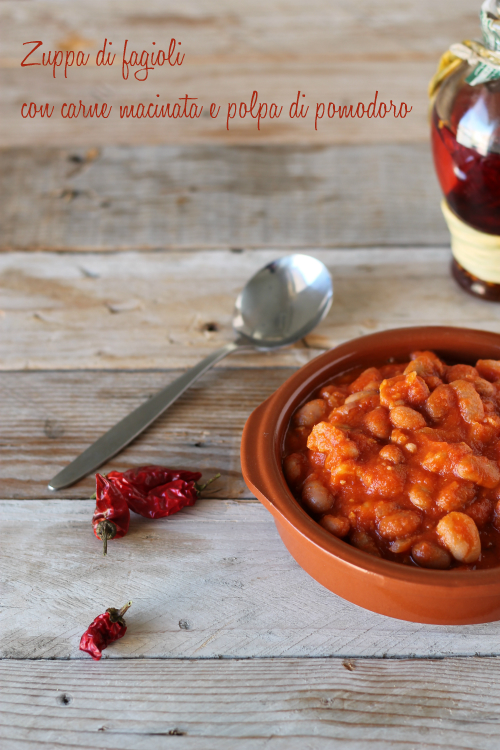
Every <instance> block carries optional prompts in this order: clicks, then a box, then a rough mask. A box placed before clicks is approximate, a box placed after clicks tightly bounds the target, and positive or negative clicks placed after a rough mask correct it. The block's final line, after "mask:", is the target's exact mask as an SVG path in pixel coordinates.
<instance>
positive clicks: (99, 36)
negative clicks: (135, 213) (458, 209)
mask: <svg viewBox="0 0 500 750" xmlns="http://www.w3.org/2000/svg"><path fill="white" fill-rule="evenodd" d="M0 22H1V24H2V28H3V29H4V30H5V34H4V37H5V44H4V50H3V53H2V57H1V59H0V65H1V66H2V70H1V72H2V74H3V79H4V86H3V87H2V95H1V99H0V103H1V106H2V120H1V123H0V137H1V139H2V142H3V143H5V144H6V145H12V144H24V145H27V144H33V142H37V143H45V144H55V145H60V144H65V145H69V144H71V145H74V144H78V145H80V144H82V143H86V144H91V145H95V144H105V143H108V144H109V143H117V142H118V143H123V144H125V143H127V144H130V143H136V144H137V143H164V142H165V141H167V142H170V143H174V142H177V143H179V142H193V141H200V140H203V141H207V140H210V141H212V142H217V141H219V142H220V141H224V142H230V141H233V142H240V143H242V142H243V143H244V142H247V143H248V142H258V143H262V142H265V141H267V142H276V143H284V142H287V141H288V142H292V141H295V142H297V141H302V142H310V141H312V142H314V143H325V142H330V143H331V142H337V143H338V142H343V143H346V142H347V143H353V142H358V143H359V142H361V143H366V142H386V143H393V142H395V141H399V142H410V141H414V140H421V141H426V140H427V137H428V136H427V93H426V92H427V83H428V81H429V79H430V77H431V75H432V74H433V72H434V70H435V67H436V65H437V61H438V60H439V57H440V56H441V54H442V53H443V52H444V51H445V49H446V48H447V47H448V46H449V45H450V44H451V43H453V42H457V41H461V40H462V39H463V38H470V37H471V36H472V37H474V36H477V35H478V34H479V24H478V5H477V3H475V2H472V0H441V2H439V3H435V2H432V0H423V1H422V2H420V3H419V4H418V8H417V7H416V6H415V4H414V3H412V2H410V0H405V1H404V2H397V0H366V2H365V3H364V4H363V10H362V12H361V11H360V9H359V7H358V6H357V4H355V3H352V2H345V1H344V0H333V1H332V0H311V2H309V3H307V4H304V3H301V2H300V0H279V1H278V0H272V1H271V2H269V0H258V1H256V0H239V2H238V3H234V2H232V0H190V1H189V2H183V3H181V4H179V3H175V2H174V0H147V1H146V2H142V3H141V5H140V7H138V6H137V3H136V2H135V0H125V1H124V0H112V1H111V2H106V3H102V2H100V0H85V1H84V2H79V3H61V2H57V1H55V0H42V1H41V2H36V3H35V2H23V3H19V2H17V0H4V1H3V2H2V3H1V4H0ZM172 36H174V37H176V38H177V39H178V40H181V43H182V50H183V51H184V52H185V53H186V59H185V62H184V64H183V65H182V66H181V67H178V68H175V69H172V68H170V69H165V68H159V69H156V70H155V71H153V72H152V73H150V74H149V76H148V79H147V81H144V82H140V81H136V80H128V81H123V80H122V77H121V65H120V63H119V61H118V60H117V62H115V64H114V65H113V66H112V67H110V68H108V69H103V68H98V67H96V66H95V65H93V66H91V65H90V63H89V66H88V67H86V68H79V69H75V68H73V69H71V68H70V69H69V72H68V78H67V79H64V77H63V75H62V74H61V72H60V70H59V71H58V72H57V73H58V74H57V75H56V78H55V79H54V78H53V77H52V71H51V70H50V69H48V68H43V67H31V68H21V67H20V63H21V60H22V58H23V57H24V55H25V54H26V49H27V48H23V46H22V44H23V42H26V41H28V40H32V39H42V40H43V42H44V48H43V50H47V51H48V50H49V49H52V50H55V49H60V48H63V49H80V48H83V49H85V50H86V51H88V52H91V53H92V57H93V59H94V58H95V55H96V53H97V50H98V49H99V48H100V46H101V45H102V43H103V41H104V37H107V38H108V40H112V44H113V48H112V49H113V51H116V52H118V53H121V51H122V49H123V42H124V40H125V39H126V38H128V39H129V40H130V43H129V49H130V48H131V46H132V45H133V46H134V48H135V49H137V50H138V51H139V52H140V51H142V49H147V50H153V49H154V48H153V47H152V42H153V41H156V44H157V49H158V48H160V45H161V46H162V47H163V48H167V47H168V43H169V41H170V39H171V37H172ZM108 49H109V48H108ZM41 51H42V50H40V51H39V52H41ZM23 52H24V54H23ZM119 57H120V55H119ZM34 59H35V57H34V56H33V57H32V58H31V60H32V61H33V60H34ZM254 89H255V90H258V91H259V95H260V97H261V101H267V102H269V103H270V102H271V101H276V102H277V103H278V104H284V105H285V106H286V108H288V107H289V105H290V103H291V102H292V101H294V99H295V98H296V96H297V91H298V90H299V89H300V90H301V91H302V92H305V93H306V97H307V98H306V100H307V102H308V103H309V104H310V105H311V107H315V104H316V102H317V101H326V102H328V101H334V102H336V103H337V104H338V103H340V104H342V105H343V104H350V103H353V104H354V105H355V106H356V105H357V103H358V101H363V102H365V103H366V104H368V102H369V101H371V99H372V97H373V95H374V93H375V90H378V91H379V92H380V95H381V97H383V98H384V99H385V100H386V101H389V100H390V99H393V100H394V101H397V102H398V105H399V103H400V102H401V101H405V102H407V103H408V104H409V106H413V111H412V112H411V113H410V115H408V117H407V118H406V119H405V120H398V119H394V118H391V119H389V118H386V119H384V120H378V121H377V120H368V119H366V118H364V119H361V120H349V121H339V120H338V119H336V120H332V121H326V120H324V121H323V123H322V126H321V127H320V128H319V130H318V132H315V131H314V120H313V113H312V111H310V113H309V115H308V117H307V118H306V119H305V120H292V119H290V118H288V117H286V118H285V116H284V115H282V117H281V118H280V119H279V120H275V121H274V122H272V123H266V124H264V125H263V127H262V130H261V132H260V133H259V132H258V131H257V128H256V124H255V122H254V121H252V122H249V121H248V118H247V119H246V120H241V121H239V122H238V121H236V120H235V121H234V123H233V126H232V128H231V130H230V131H229V132H227V131H226V129H225V121H223V120H222V117H223V115H222V114H221V115H220V116H219V118H218V119H216V120H212V119H211V118H210V116H208V117H205V116H202V117H201V118H200V119H199V120H195V121H190V122H186V121H185V120H168V121H167V122H164V121H151V120H149V121H144V120H120V119H119V117H114V115H115V114H118V113H117V110H118V105H119V104H120V103H121V104H128V103H137V102H139V101H143V102H151V101H159V100H158V99H157V98H156V95H157V94H161V101H163V102H166V101H174V100H175V99H177V98H178V97H181V96H185V95H186V94H189V95H190V96H198V97H199V98H200V101H201V102H202V103H204V104H206V105H209V104H210V102H212V101H214V102H219V103H221V104H222V105H223V108H226V107H227V103H228V102H232V101H236V102H238V103H239V102H240V101H242V100H248V99H249V97H250V96H251V93H252V91H253V90H254ZM79 99H82V100H83V101H84V102H85V103H93V102H96V101H97V102H103V101H106V102H107V103H108V104H112V105H113V107H114V112H112V114H111V117H110V119H109V120H104V121H96V120H82V119H81V118H80V119H76V120H63V119H62V118H61V117H60V116H58V115H57V114H56V113H55V114H54V115H53V117H52V119H50V120H47V119H45V120H42V119H35V120H24V119H22V118H21V116H20V109H21V105H22V103H23V102H25V101H27V102H30V101H32V100H36V101H37V102H50V103H51V104H54V105H55V106H56V111H57V110H60V107H61V104H62V103H63V102H70V101H76V102H77V103H78V101H79ZM306 100H304V101H306ZM206 114H208V112H206Z"/></svg>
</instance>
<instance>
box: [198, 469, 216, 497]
mask: <svg viewBox="0 0 500 750" xmlns="http://www.w3.org/2000/svg"><path fill="white" fill-rule="evenodd" d="M219 477H220V473H219V474H216V475H215V476H214V477H212V478H211V479H209V480H208V482H205V484H195V487H196V492H197V493H198V495H201V493H202V492H203V490H204V489H205V487H208V485H209V484H212V482H215V480H216V479H218V478H219Z"/></svg>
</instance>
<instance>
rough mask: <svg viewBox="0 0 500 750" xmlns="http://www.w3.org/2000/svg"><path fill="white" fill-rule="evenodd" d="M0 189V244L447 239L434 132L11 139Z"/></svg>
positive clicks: (0, 159) (0, 165)
mask: <svg viewBox="0 0 500 750" xmlns="http://www.w3.org/2000/svg"><path fill="white" fill-rule="evenodd" d="M0 8H1V6H0ZM0 192H1V196H2V199H1V201H0V227H1V229H0V249H4V250H5V249H46V250H117V249H137V250H140V249H155V250H156V249H160V248H161V249H163V248H167V249H175V248H179V249H193V248H196V249H202V248H217V249H221V248H255V247H256V248H259V247H260V248H262V247H264V248H270V247H276V248H307V247H349V246H376V245H439V244H443V245H444V244H448V243H449V235H448V230H447V229H446V226H445V223H444V219H443V217H442V215H441V211H440V208H439V202H440V191H439V189H438V186H437V180H436V178H435V176H434V168H433V166H432V159H431V153H430V146H429V145H428V144H427V143H425V144H421V145H404V146H402V145H395V144H388V145H376V146H369V145H368V146H367V145H364V146H343V147H342V146H314V145H304V146H283V145H277V146H273V147H271V146H269V147H265V146H254V147H246V146H234V147H228V146H210V145H203V146H191V147H184V146H165V145H163V146H154V147H152V146H134V147H127V148H120V147H117V146H109V147H106V148H103V149H100V150H98V149H95V148H91V149H86V148H82V147H81V145H80V146H79V147H76V148H73V149H56V148H42V147H38V148H19V149H4V150H0Z"/></svg>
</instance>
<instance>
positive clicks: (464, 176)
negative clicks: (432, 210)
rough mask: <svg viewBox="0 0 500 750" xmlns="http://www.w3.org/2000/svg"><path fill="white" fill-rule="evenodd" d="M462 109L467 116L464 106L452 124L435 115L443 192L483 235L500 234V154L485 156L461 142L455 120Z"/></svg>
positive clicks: (434, 136)
mask: <svg viewBox="0 0 500 750" xmlns="http://www.w3.org/2000/svg"><path fill="white" fill-rule="evenodd" d="M456 104H457V105H460V104H464V102H459V101H458V100H457V102H456ZM460 110H462V113H463V107H462V106H459V107H457V108H456V109H455V110H454V112H453V115H452V122H450V123H445V122H444V121H443V120H441V119H440V118H439V115H438V113H437V111H436V109H435V108H434V111H433V113H432V149H433V153H434V162H435V165H436V172H437V175H438V178H439V182H440V183H441V189H442V190H443V193H444V194H445V196H446V200H447V201H448V205H449V206H450V208H451V209H452V211H454V213H456V214H457V216H458V217H459V218H460V219H462V220H463V221H465V222H466V223H467V224H470V226H472V227H474V229H478V230H479V231H480V232H488V233H490V234H500V153H495V152H492V153H488V154H486V155H485V156H483V155H481V154H480V153H479V152H478V151H477V150H475V149H473V148H468V147H467V146H463V145H462V144H460V143H458V141H457V139H456V136H455V133H456V130H455V129H454V128H453V120H457V119H458V117H457V116H458V115H459V114H460ZM450 126H451V127H450ZM453 130H455V133H454V132H453Z"/></svg>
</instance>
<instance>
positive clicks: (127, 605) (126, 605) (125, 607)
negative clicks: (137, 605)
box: [118, 601, 132, 617]
mask: <svg viewBox="0 0 500 750" xmlns="http://www.w3.org/2000/svg"><path fill="white" fill-rule="evenodd" d="M131 606H132V602H131V601H130V602H127V603H126V604H124V605H123V607H122V608H121V609H119V610H118V615H119V616H120V617H123V615H124V614H125V612H126V611H127V609H129V608H130V607H131Z"/></svg>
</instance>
